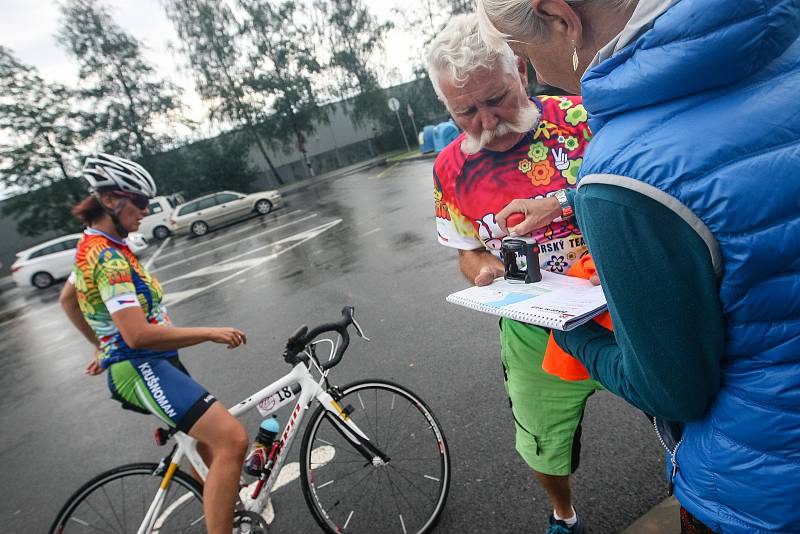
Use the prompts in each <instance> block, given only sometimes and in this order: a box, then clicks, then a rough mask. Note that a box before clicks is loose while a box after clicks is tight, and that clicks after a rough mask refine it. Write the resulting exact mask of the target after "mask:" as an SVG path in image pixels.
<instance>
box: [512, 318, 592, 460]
mask: <svg viewBox="0 0 800 534" xmlns="http://www.w3.org/2000/svg"><path fill="white" fill-rule="evenodd" d="M500 327H501V332H500V347H501V351H500V358H501V360H502V362H503V371H504V376H505V386H506V393H507V394H508V398H509V402H510V404H511V411H512V415H513V416H514V424H515V426H516V449H517V452H518V453H519V455H520V456H522V459H523V460H525V462H526V463H527V464H528V465H529V466H530V467H531V469H533V470H534V471H537V472H539V473H544V474H546V475H569V474H571V473H574V472H575V470H576V469H577V468H578V462H579V458H580V436H581V420H582V419H583V409H584V407H585V406H586V399H587V398H589V395H591V394H592V393H594V392H595V391H596V390H599V389H602V386H601V385H600V383H599V382H596V381H595V380H592V379H588V380H580V381H569V380H562V379H561V378H559V377H557V376H554V375H551V374H549V373H546V372H545V371H543V370H542V360H543V359H544V352H545V348H546V347H547V341H548V338H549V335H550V334H549V333H548V332H547V331H546V330H544V329H542V328H539V327H537V326H532V325H529V324H524V323H519V322H517V321H512V320H509V319H502V320H501V321H500Z"/></svg>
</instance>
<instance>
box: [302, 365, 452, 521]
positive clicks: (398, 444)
mask: <svg viewBox="0 0 800 534" xmlns="http://www.w3.org/2000/svg"><path fill="white" fill-rule="evenodd" d="M340 391H341V393H342V397H341V399H340V400H339V404H340V405H341V406H342V407H343V408H344V409H345V411H346V412H347V413H349V414H350V417H351V419H352V421H353V422H354V423H355V424H356V425H357V426H358V428H360V429H361V431H362V432H364V433H365V434H366V435H367V436H368V437H369V439H370V441H371V442H372V444H374V445H375V446H376V447H377V448H378V449H380V450H381V451H382V452H383V453H384V454H385V455H387V456H388V457H389V460H388V461H387V462H386V463H382V462H375V463H373V462H371V461H369V460H367V459H366V458H365V457H364V456H363V455H362V454H360V453H359V452H358V451H356V449H354V448H353V446H352V445H351V444H350V442H349V441H348V440H347V439H346V438H345V437H344V436H343V435H342V434H341V432H340V431H339V430H338V429H337V427H336V426H335V424H336V423H335V422H334V419H333V417H332V416H331V415H330V414H329V413H328V412H327V411H325V410H324V408H323V407H322V406H319V407H318V408H317V409H316V411H315V412H314V414H313V415H312V416H311V418H310V420H309V422H308V426H307V427H306V431H305V434H304V435H303V442H302V445H301V447H300V471H301V476H300V481H301V485H302V489H303V495H304V496H305V499H306V502H307V503H308V506H309V507H310V508H311V511H312V512H313V514H314V518H315V519H316V520H317V523H319V525H320V526H321V527H322V528H323V529H324V530H325V531H326V532H330V533H336V532H364V533H376V532H380V533H382V534H384V533H393V532H397V533H402V534H409V533H412V532H413V533H424V532H428V531H430V529H431V528H432V527H433V526H434V525H435V524H436V521H438V519H439V516H440V515H441V513H442V509H443V508H444V505H445V501H446V500H447V492H448V490H449V488H450V454H449V450H448V448H447V441H446V440H445V437H444V433H443V432H442V429H441V427H440V425H439V423H438V421H436V418H435V417H434V416H433V413H431V411H430V409H429V408H428V406H427V405H426V404H425V403H424V402H423V401H422V400H421V399H420V398H419V397H417V396H416V395H415V394H414V393H412V392H411V391H409V390H408V389H406V388H404V387H402V386H400V385H398V384H394V383H392V382H387V381H383V380H364V381H360V382H355V383H352V384H349V385H347V386H344V387H343V388H341V389H340ZM381 463H382V465H376V464H381Z"/></svg>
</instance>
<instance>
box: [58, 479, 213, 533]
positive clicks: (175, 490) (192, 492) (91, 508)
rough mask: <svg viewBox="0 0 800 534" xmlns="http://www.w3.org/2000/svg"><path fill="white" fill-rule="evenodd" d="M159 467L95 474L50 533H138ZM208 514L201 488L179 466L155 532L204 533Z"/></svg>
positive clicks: (75, 495) (64, 508)
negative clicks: (204, 506)
mask: <svg viewBox="0 0 800 534" xmlns="http://www.w3.org/2000/svg"><path fill="white" fill-rule="evenodd" d="M157 467H158V466H157V464H152V463H141V464H129V465H123V466H120V467H117V468H114V469H111V470H109V471H106V472H105V473H102V474H100V475H98V476H96V477H94V478H93V479H92V480H90V481H89V482H87V483H86V484H84V485H83V486H82V487H81V488H80V489H79V490H78V491H76V492H75V493H74V494H73V495H72V497H70V498H69V500H67V503H66V504H65V505H64V507H63V508H62V509H61V511H60V512H59V513H58V516H57V517H56V520H55V522H54V523H53V526H52V527H51V528H50V533H51V534H62V533H63V534H80V533H84V532H87V533H88V532H92V533H97V532H114V533H117V532H137V531H138V529H139V527H140V525H141V524H142V522H143V521H144V517H145V514H147V510H148V508H149V507H150V504H151V503H152V502H153V499H154V498H155V496H156V492H157V491H158V488H159V486H160V485H161V481H162V477H161V476H154V475H153V473H154V472H155V470H156V468H157ZM204 519H205V516H204V514H203V490H202V488H201V487H200V485H199V484H198V483H197V482H196V481H195V480H194V479H193V478H191V477H190V476H188V475H187V474H186V473H183V472H182V471H176V472H175V475H174V476H173V477H172V482H171V483H170V487H169V490H168V491H167V494H166V496H165V498H164V502H163V504H162V506H161V509H160V511H159V513H158V515H157V516H156V519H155V521H154V523H153V529H152V531H151V532H152V533H153V534H158V533H162V534H166V533H173V532H182V533H187V534H189V533H191V534H194V533H198V534H199V533H202V532H205V530H206V529H205V520H204Z"/></svg>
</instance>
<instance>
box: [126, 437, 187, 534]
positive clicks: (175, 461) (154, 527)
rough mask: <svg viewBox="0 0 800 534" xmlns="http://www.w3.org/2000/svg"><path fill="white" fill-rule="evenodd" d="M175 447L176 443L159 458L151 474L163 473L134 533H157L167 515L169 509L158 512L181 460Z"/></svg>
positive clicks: (180, 454)
mask: <svg viewBox="0 0 800 534" xmlns="http://www.w3.org/2000/svg"><path fill="white" fill-rule="evenodd" d="M176 449H177V445H175V446H174V447H173V448H172V451H171V452H170V453H169V454H168V455H167V456H166V457H164V458H163V459H162V460H161V463H160V464H159V466H158V468H157V469H156V470H155V471H154V472H153V475H158V474H159V473H161V472H163V473H164V475H163V476H162V477H161V484H159V486H158V491H157V492H156V496H155V498H154V499H153V502H152V503H150V508H148V510H147V514H145V516H144V520H143V521H142V524H141V525H140V526H139V530H137V531H136V534H157V533H158V531H159V529H160V528H161V526H162V525H163V523H164V521H165V520H166V518H168V517H169V510H166V511H165V512H164V513H163V514H160V512H161V507H162V506H163V505H164V499H166V497H167V492H168V491H169V486H170V483H171V482H172V477H173V476H175V472H176V471H177V470H178V467H179V465H180V462H181V456H182V453H181V452H178V454H175V451H176ZM179 502H180V501H178V502H176V504H178V503H179Z"/></svg>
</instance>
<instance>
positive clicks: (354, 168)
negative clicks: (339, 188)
mask: <svg viewBox="0 0 800 534" xmlns="http://www.w3.org/2000/svg"><path fill="white" fill-rule="evenodd" d="M387 158H388V156H379V157H377V158H373V159H369V160H366V161H362V162H361V163H356V164H353V165H350V166H348V167H342V168H340V169H336V170H335V171H330V172H327V173H325V174H320V175H319V176H313V177H311V178H305V179H303V180H300V181H297V182H293V183H291V184H288V185H284V186H282V187H279V188H278V191H280V192H281V193H290V192H292V191H294V190H296V189H301V188H303V187H308V186H311V185H314V184H318V183H320V182H324V181H327V180H332V179H334V178H341V177H342V176H347V175H348V174H352V173H354V172H359V171H363V170H367V169H371V168H372V167H377V166H379V165H386V160H387Z"/></svg>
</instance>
